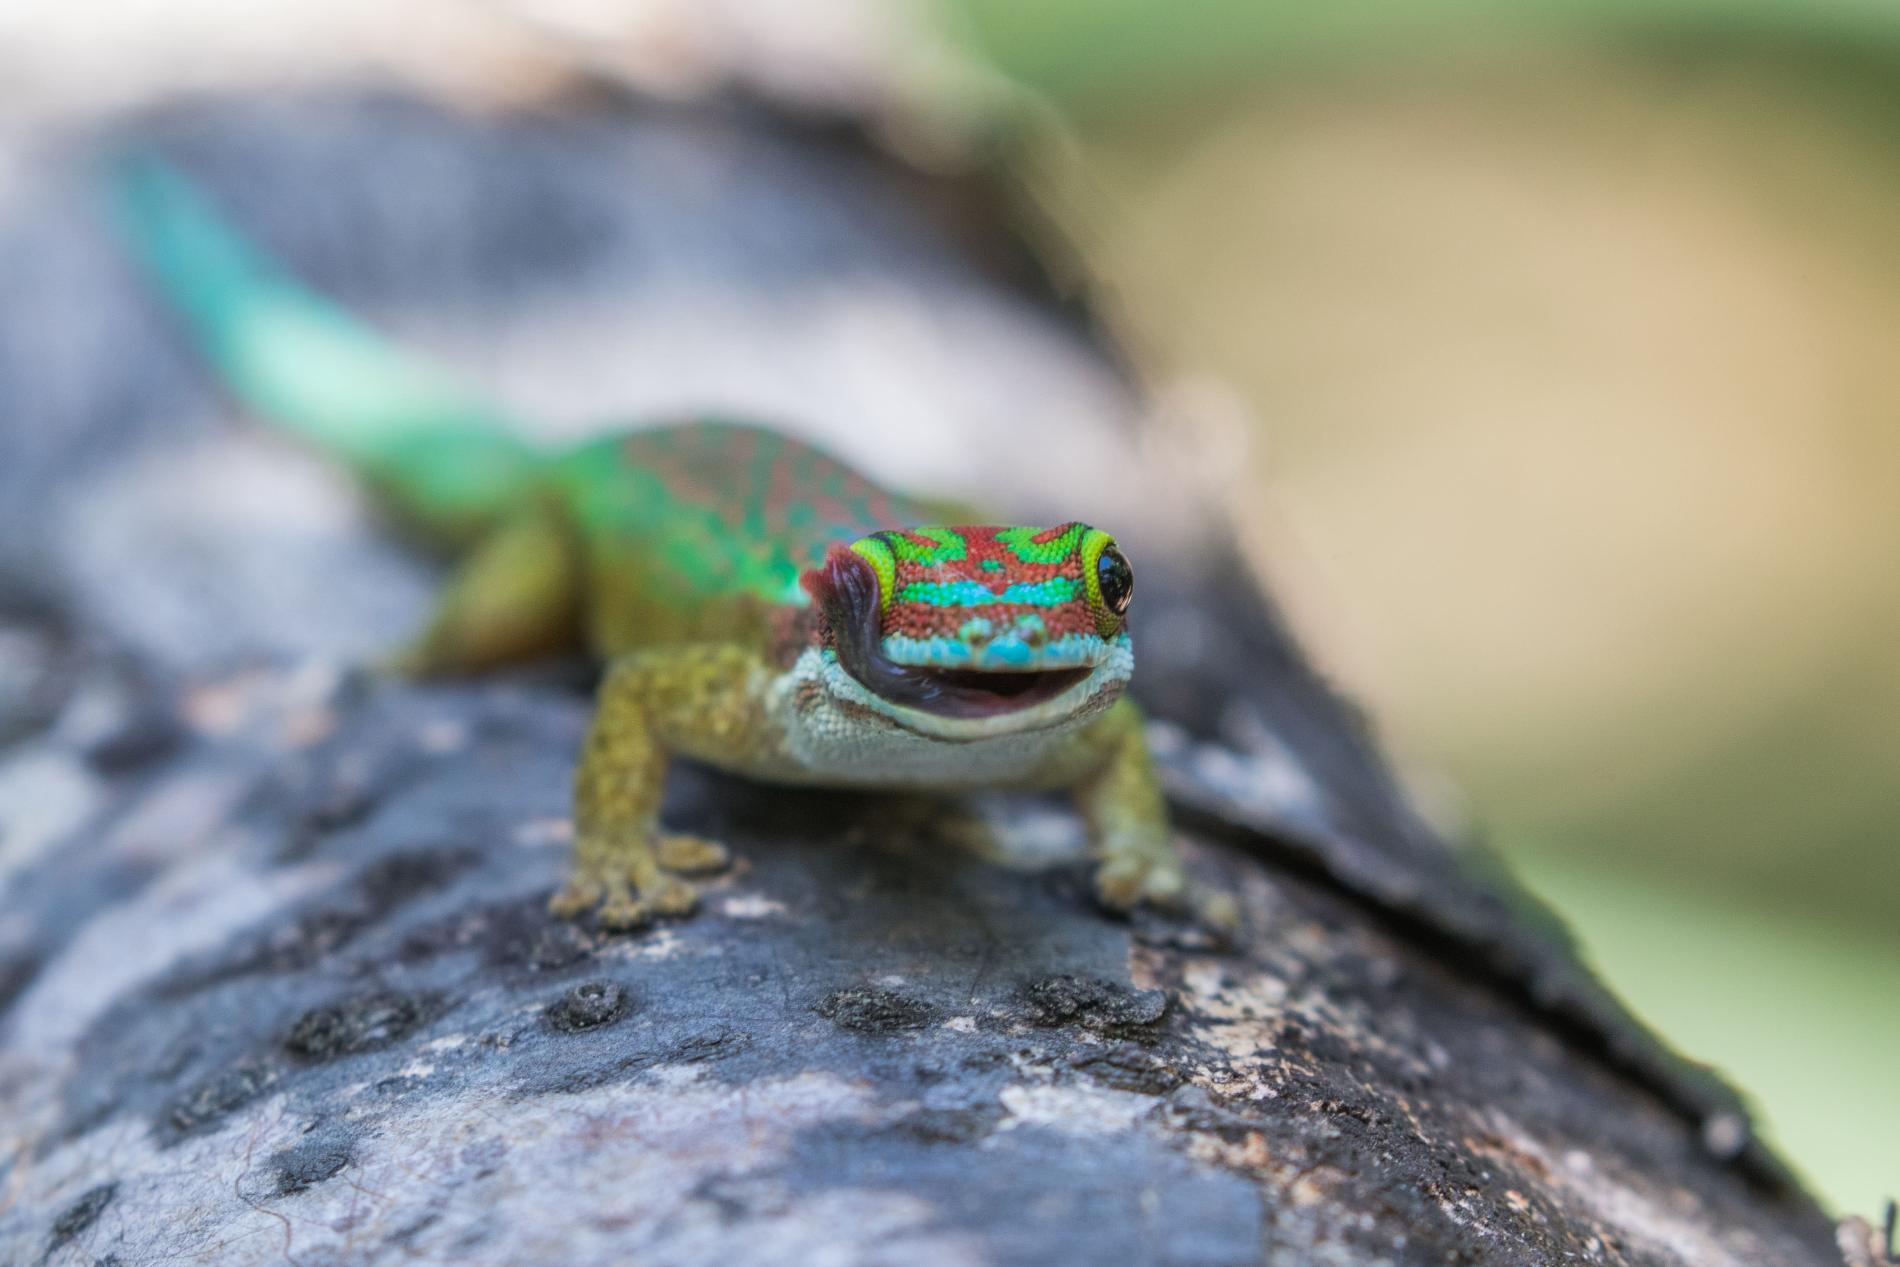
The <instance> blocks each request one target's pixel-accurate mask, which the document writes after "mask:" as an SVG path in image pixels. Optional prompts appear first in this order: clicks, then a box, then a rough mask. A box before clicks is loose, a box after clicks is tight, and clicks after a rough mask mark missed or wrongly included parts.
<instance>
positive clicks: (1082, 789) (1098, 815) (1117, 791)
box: [1074, 699, 1187, 910]
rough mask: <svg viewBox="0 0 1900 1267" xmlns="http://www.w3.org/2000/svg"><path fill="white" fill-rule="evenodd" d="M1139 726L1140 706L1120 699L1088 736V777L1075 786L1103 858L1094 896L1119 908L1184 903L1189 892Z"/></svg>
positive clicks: (1096, 851)
mask: <svg viewBox="0 0 1900 1267" xmlns="http://www.w3.org/2000/svg"><path fill="white" fill-rule="evenodd" d="M1141 720H1142V719H1141V710H1140V709H1138V708H1136V707H1135V704H1134V702H1133V701H1131V700H1127V699H1122V700H1118V701H1117V702H1116V703H1115V705H1114V706H1113V707H1111V708H1110V709H1109V710H1108V712H1106V713H1104V714H1103V715H1102V717H1101V718H1100V720H1098V721H1096V722H1095V723H1093V724H1092V725H1091V726H1090V727H1089V729H1088V730H1087V731H1086V732H1084V735H1083V742H1084V743H1085V744H1086V745H1087V746H1088V748H1089V749H1090V753H1089V760H1088V761H1087V763H1086V768H1087V773H1086V774H1085V775H1084V777H1083V778H1082V779H1081V780H1080V781H1079V782H1078V783H1076V784H1075V785H1074V793H1075V799H1076V804H1077V805H1078V806H1079V807H1080V808H1081V810H1082V813H1083V816H1084V817H1085V818H1086V819H1087V820H1088V825H1089V835H1090V837H1091V839H1092V841H1093V843H1094V846H1095V853H1096V856H1097V857H1098V858H1099V859H1100V860H1101V861H1100V862H1099V864H1098V865H1097V866H1096V869H1095V892H1096V896H1098V897H1100V898H1101V899H1102V901H1103V902H1104V903H1105V904H1107V905H1109V906H1112V907H1114V908H1116V909H1117V910H1127V909H1129V908H1130V907H1133V906H1135V905H1136V904H1137V903H1140V902H1143V901H1149V902H1156V903H1159V904H1161V905H1178V904H1179V903H1180V902H1181V901H1182V899H1183V897H1184V896H1185V894H1186V890H1187V876H1186V873H1185V872H1183V871H1182V869H1181V859H1180V857H1179V855H1177V854H1176V853H1175V849H1174V835H1173V833H1172V831H1170V829H1169V827H1168V810H1167V804H1166V802H1165V801H1164V800H1163V799H1162V795H1161V785H1160V783H1159V781H1158V780H1157V779H1156V776H1155V768H1154V760H1153V758H1151V757H1150V756H1149V755H1148V742H1147V739H1146V738H1145V737H1144V736H1143V734H1142V726H1141Z"/></svg>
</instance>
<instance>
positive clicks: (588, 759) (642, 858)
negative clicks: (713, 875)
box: [549, 647, 748, 929]
mask: <svg viewBox="0 0 1900 1267" xmlns="http://www.w3.org/2000/svg"><path fill="white" fill-rule="evenodd" d="M731 655H732V653H730V652H727V651H725V650H724V649H721V648H713V647H680V648H670V649H665V650H653V651H647V652H642V653H639V654H637V655H633V656H629V657H627V658H626V659H624V660H621V661H620V662H618V663H616V664H615V665H614V666H613V667H612V669H610V670H609V672H608V674H607V678H606V680H605V681H604V682H603V683H602V685H601V688H600V699H599V704H598V707H597V708H596V710H595V713H594V721H593V725H592V726H591V727H590V728H589V730H588V734H587V742H586V745H585V746H584V748H583V749H582V752H581V760H580V765H579V768H578V769H577V770H576V771H575V775H574V859H573V864H572V868H571V870H570V873H569V876H568V881H567V884H566V885H565V886H564V887H563V888H562V889H561V891H560V892H559V893H557V894H556V895H555V896H554V900H553V901H552V902H551V903H549V909H550V910H551V911H552V912H553V913H554V914H555V915H557V916H561V917H563V918H573V917H575V916H577V915H581V914H584V913H585V912H587V911H589V910H591V909H593V908H595V907H599V910H600V922H601V924H602V925H604V926H605V927H608V928H616V929H621V928H637V927H639V926H641V925H643V924H645V923H647V922H648V921H649V920H651V919H652V918H653V917H654V916H656V915H657V916H679V915H686V914H690V913H691V912H692V910H693V908H694V906H695V905H696V904H697V901H698V892H697V890H696V889H695V888H694V886H693V885H692V884H691V883H690V882H688V881H687V880H684V879H682V878H681V877H680V876H679V875H677V874H674V873H675V872H679V871H710V870H717V869H718V868H720V867H723V866H724V865H725V864H726V851H725V849H724V848H723V847H722V846H720V845H718V844H716V843H714V842H712V841H709V840H703V839H700V838H699V837H696V836H680V835H674V834H670V833H667V832H664V831H662V830H661V827H660V821H659V816H660V801H661V797H662V794H663V792H664V789H665V781H666V769H667V765H668V763H669V761H670V759H671V757H672V755H673V754H674V753H675V752H677V751H681V750H691V749H699V748H703V747H704V746H705V745H706V744H708V743H710V744H712V745H713V746H714V747H715V748H716V747H717V745H718V744H719V743H721V742H722V741H726V740H730V739H732V738H734V737H735V736H736V735H737V734H738V733H739V732H742V731H743V730H744V728H745V727H744V723H745V713H746V712H747V704H748V701H747V700H746V699H745V698H744V689H745V684H746V682H747V679H748V674H747V673H746V672H745V669H746V667H747V666H746V665H745V664H733V663H730V662H729V660H730V656H731Z"/></svg>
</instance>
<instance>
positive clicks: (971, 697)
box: [806, 548, 1094, 718]
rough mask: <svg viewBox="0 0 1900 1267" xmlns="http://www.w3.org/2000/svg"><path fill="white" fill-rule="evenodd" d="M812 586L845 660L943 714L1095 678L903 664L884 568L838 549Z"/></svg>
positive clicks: (1032, 698) (1014, 708)
mask: <svg viewBox="0 0 1900 1267" xmlns="http://www.w3.org/2000/svg"><path fill="white" fill-rule="evenodd" d="M806 586H807V588H808V589H810V591H811V593H812V597H813V598H814V599H816V600H817V602H818V604H819V606H820V607H822V608H823V609H824V612H825V618H826V619H827V620H829V621H830V622H831V629H832V633H833V635H834V637H833V642H834V645H835V647H836V649H837V653H838V663H839V664H841V665H843V666H844V671H845V672H846V673H849V674H850V675H851V676H852V677H854V678H856V679H857V680H858V682H859V683H860V684H862V685H863V686H864V688H865V689H866V690H868V691H870V692H872V693H873V694H875V695H878V696H880V697H882V698H884V699H887V700H889V701H891V703H893V704H901V705H903V706H904V707H906V708H915V709H918V710H919V711H922V712H926V713H934V714H936V715H937V716H939V717H967V718H980V717H999V716H1002V715H1003V714H1006V713H1014V712H1019V711H1021V710H1023V709H1026V708H1031V707H1034V706H1035V705H1037V704H1041V703H1045V702H1046V701H1048V700H1052V699H1054V698H1055V697H1056V696H1058V695H1060V694H1062V693H1063V692H1064V691H1066V690H1068V689H1069V688H1070V687H1072V686H1075V685H1076V684H1077V683H1079V682H1082V681H1084V680H1085V679H1087V678H1088V676H1089V674H1091V673H1093V672H1094V669H1092V668H1090V667H1088V666H1086V665H1084V666H1080V667H1074V666H1070V667H1064V668H1059V669H1040V670H1031V671H1021V670H1015V671H997V672H992V671H986V670H980V669H944V668H937V667H934V666H930V665H917V664H899V663H898V662H897V661H895V660H893V659H891V658H890V657H889V656H888V655H886V654H885V653H884V649H883V647H881V646H880V645H879V641H880V639H879V628H878V626H879V623H880V614H879V610H878V590H877V573H876V572H874V571H872V570H871V566H870V565H869V564H868V563H866V562H865V561H864V560H863V559H861V558H859V557H858V556H857V555H856V554H854V553H852V552H851V551H849V550H845V549H842V548H840V549H834V550H833V551H832V552H831V556H830V557H829V558H828V559H826V560H825V566H824V567H822V568H818V569H816V570H814V571H812V572H809V573H807V574H806Z"/></svg>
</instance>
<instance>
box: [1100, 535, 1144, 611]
mask: <svg viewBox="0 0 1900 1267" xmlns="http://www.w3.org/2000/svg"><path fill="white" fill-rule="evenodd" d="M1095 579H1096V582H1097V583H1098V584H1100V585H1101V587H1102V604H1103V606H1105V607H1107V608H1108V610H1110V611H1112V612H1114V613H1115V614H1116V615H1117V616H1125V615H1127V614H1128V603H1129V600H1130V599H1132V598H1134V596H1135V570H1134V569H1133V568H1131V567H1129V566H1128V560H1127V558H1125V557H1124V556H1123V555H1122V552H1121V551H1120V550H1117V549H1116V548H1115V547H1114V546H1113V545H1108V546H1103V547H1102V554H1101V557H1100V558H1098V559H1096V560H1095Z"/></svg>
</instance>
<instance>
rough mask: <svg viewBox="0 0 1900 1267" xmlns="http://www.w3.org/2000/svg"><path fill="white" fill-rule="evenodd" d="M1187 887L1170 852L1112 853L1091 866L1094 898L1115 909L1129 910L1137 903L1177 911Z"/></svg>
mask: <svg viewBox="0 0 1900 1267" xmlns="http://www.w3.org/2000/svg"><path fill="white" fill-rule="evenodd" d="M1187 888H1188V883H1187V876H1186V875H1185V874H1184V873H1183V872H1182V870H1181V863H1180V861H1179V860H1178V859H1176V858H1175V857H1174V856H1173V855H1172V854H1162V855H1151V854H1145V853H1143V854H1135V853H1127V854H1116V855H1113V856H1111V857H1108V858H1105V859H1103V861H1102V863H1101V865H1100V866H1098V867H1096V868H1095V896H1096V898H1097V899H1098V900H1100V902H1101V903H1102V905H1104V906H1107V907H1110V908H1112V909H1114V910H1117V911H1126V910H1132V909H1133V908H1134V907H1135V906H1136V905H1137V904H1138V903H1141V902H1150V903H1153V904H1154V905H1156V906H1159V907H1162V908H1163V909H1166V910H1178V909H1180V908H1181V907H1182V906H1183V905H1184V902H1185V899H1186V896H1187Z"/></svg>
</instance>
